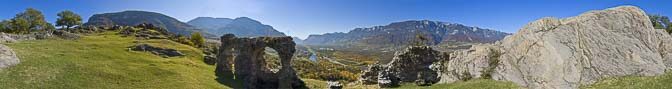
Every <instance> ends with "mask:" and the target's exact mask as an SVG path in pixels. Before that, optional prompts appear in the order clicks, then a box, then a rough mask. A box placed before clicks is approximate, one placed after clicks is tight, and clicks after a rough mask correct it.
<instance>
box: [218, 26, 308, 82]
mask: <svg viewBox="0 0 672 89" xmlns="http://www.w3.org/2000/svg"><path fill="white" fill-rule="evenodd" d="M221 42H222V44H221V46H220V49H219V54H218V56H217V58H218V62H217V67H216V68H217V69H216V71H215V72H216V74H217V76H220V78H222V77H223V78H228V79H234V78H233V77H232V76H233V75H235V80H239V81H242V84H243V85H242V87H243V88H245V89H269V88H270V89H274V88H280V89H292V88H306V87H305V84H304V82H303V81H302V80H301V79H299V77H298V76H296V72H295V71H294V69H293V68H292V66H291V61H292V57H293V56H294V52H295V51H296V49H295V48H294V47H295V46H296V44H295V43H294V42H293V41H292V38H291V37H258V38H236V37H235V36H234V35H233V34H226V35H224V36H222V37H221ZM266 47H269V48H272V49H274V50H276V51H277V53H278V55H279V56H280V64H281V66H282V68H280V70H279V71H278V72H277V73H276V72H273V71H271V70H270V69H268V68H266V67H265V66H266V61H265V60H266V59H264V57H263V55H264V54H265V51H264V50H265V49H266ZM231 61H233V62H234V65H235V72H233V71H232V66H231V65H230V62H231Z"/></svg>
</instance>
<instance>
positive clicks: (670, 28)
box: [665, 23, 672, 34]
mask: <svg viewBox="0 0 672 89" xmlns="http://www.w3.org/2000/svg"><path fill="white" fill-rule="evenodd" d="M665 31H667V34H672V23H669V24H667V29H665Z"/></svg>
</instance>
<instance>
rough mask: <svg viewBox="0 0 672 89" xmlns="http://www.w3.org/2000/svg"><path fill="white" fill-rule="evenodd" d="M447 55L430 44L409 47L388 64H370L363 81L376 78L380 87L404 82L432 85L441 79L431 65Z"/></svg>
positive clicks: (368, 82) (367, 81)
mask: <svg viewBox="0 0 672 89" xmlns="http://www.w3.org/2000/svg"><path fill="white" fill-rule="evenodd" d="M447 57H448V55H447V54H445V53H443V52H439V51H436V50H433V49H432V48H430V47H428V46H413V47H409V48H407V49H406V50H404V51H399V52H397V53H395V56H394V58H393V59H392V61H391V62H390V63H388V64H386V65H382V66H381V65H372V66H370V67H369V70H365V71H364V72H363V74H362V76H361V81H362V82H363V83H365V84H371V83H373V81H374V80H375V81H377V83H378V85H379V86H380V87H395V86H398V85H399V83H402V82H408V83H416V84H417V85H421V86H426V85H432V84H434V83H437V82H438V81H439V80H440V79H439V75H438V73H437V71H436V70H434V69H432V68H431V67H430V66H431V65H432V64H433V63H434V62H437V61H441V60H446V59H447Z"/></svg>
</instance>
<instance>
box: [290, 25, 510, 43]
mask: <svg viewBox="0 0 672 89" xmlns="http://www.w3.org/2000/svg"><path fill="white" fill-rule="evenodd" d="M507 35H511V34H510V33H505V32H500V31H495V30H490V29H484V28H479V27H472V26H465V25H462V24H457V23H448V22H439V21H430V20H410V21H403V22H395V23H391V24H389V25H385V26H374V27H370V28H356V29H354V30H351V31H349V32H347V33H341V32H336V33H326V34H322V35H310V36H309V37H308V38H307V39H306V40H304V41H303V43H304V44H307V45H369V46H370V45H377V46H392V47H399V46H405V45H411V44H416V43H421V44H426V45H437V44H442V43H449V42H469V43H492V42H495V41H498V40H501V39H503V38H504V37H505V36H507Z"/></svg>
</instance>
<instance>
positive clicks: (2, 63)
mask: <svg viewBox="0 0 672 89" xmlns="http://www.w3.org/2000/svg"><path fill="white" fill-rule="evenodd" d="M19 62H21V61H20V60H19V58H18V57H16V54H15V53H14V51H13V50H12V49H11V48H9V47H7V46H5V45H1V44H0V69H4V68H7V67H10V66H13V65H16V64H19Z"/></svg>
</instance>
